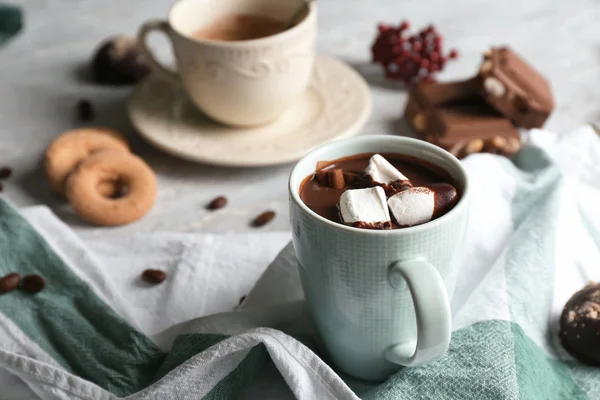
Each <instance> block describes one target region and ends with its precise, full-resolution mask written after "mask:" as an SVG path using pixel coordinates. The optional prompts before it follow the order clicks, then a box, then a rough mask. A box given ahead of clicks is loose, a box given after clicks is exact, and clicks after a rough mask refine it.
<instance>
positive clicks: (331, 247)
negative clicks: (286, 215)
mask: <svg viewBox="0 0 600 400" xmlns="http://www.w3.org/2000/svg"><path fill="white" fill-rule="evenodd" d="M368 152H387V153H399V154H405V155H410V156H412V157H416V158H419V159H422V160H425V161H428V162H429V163H431V164H433V165H435V166H437V167H440V168H442V169H443V170H445V171H447V172H448V173H449V174H450V175H451V176H452V178H453V179H454V181H455V182H456V184H457V185H458V188H457V189H458V190H459V192H460V193H461V198H460V200H459V202H458V203H457V205H456V206H455V207H454V208H453V209H452V210H451V211H450V212H448V213H447V214H445V215H443V216H442V217H440V218H437V219H435V220H433V221H431V222H428V223H426V224H423V225H418V226H414V227H410V228H404V229H397V230H386V231H377V230H364V229H358V228H353V227H348V226H344V225H342V224H338V223H335V222H332V221H329V220H327V219H325V218H323V217H321V216H319V215H317V214H316V213H314V212H313V211H312V210H310V209H309V208H308V207H307V206H306V205H305V204H304V203H303V202H302V200H301V199H300V195H299V189H300V185H301V183H302V181H303V180H304V178H305V177H307V176H308V175H310V174H312V173H313V172H314V170H315V166H316V163H317V162H318V161H323V160H334V159H337V158H340V157H344V156H350V155H354V154H358V153H368ZM289 190H290V207H291V209H290V212H291V223H292V236H293V242H294V248H295V251H296V256H297V259H298V268H299V270H300V278H301V281H302V286H303V289H304V293H305V297H306V301H307V304H308V307H309V309H310V312H311V314H312V316H313V318H314V319H315V322H316V324H317V327H318V330H319V334H320V339H321V342H322V344H323V345H324V347H325V350H326V351H327V353H328V355H329V356H330V357H331V359H332V361H333V362H334V363H335V364H336V365H337V366H338V367H339V368H340V369H341V370H342V371H344V372H345V373H347V374H349V375H352V376H355V377H358V378H362V379H367V380H382V379H385V378H387V377H388V376H390V375H391V374H393V373H394V372H396V371H397V370H398V369H399V368H401V366H400V365H398V364H395V363H392V362H390V361H388V360H387V359H386V353H387V352H388V351H389V349H390V348H391V347H394V346H398V345H403V344H406V343H412V342H414V341H415V340H416V339H415V338H416V337H417V323H416V315H415V308H414V305H413V300H412V296H411V293H410V291H409V289H408V287H407V285H406V284H405V283H404V282H400V283H399V284H396V285H395V286H396V287H393V286H392V284H391V282H390V279H389V271H390V267H391V266H392V265H394V263H396V262H398V261H403V260H418V262H425V263H429V264H430V265H432V266H433V267H434V269H435V270H436V271H437V272H438V273H439V276H441V279H442V280H443V284H440V285H441V286H440V287H441V288H442V291H443V288H444V286H445V289H446V290H445V291H446V293H447V295H448V296H449V297H451V296H452V293H453V291H454V287H455V283H456V277H457V274H458V267H459V260H460V256H461V253H462V248H463V245H464V238H465V233H466V225H467V219H468V214H469V201H470V194H469V188H468V180H467V176H466V172H465V170H464V169H463V167H462V166H461V164H460V162H459V161H458V160H457V159H456V158H455V157H453V156H452V155H450V154H449V153H447V152H446V151H444V150H442V149H440V148H439V147H437V146H434V145H431V144H429V143H426V142H424V141H420V140H416V139H410V138H403V137H395V136H361V137H357V138H352V139H345V140H339V141H335V142H332V143H329V144H327V145H325V146H322V147H320V148H318V149H316V150H314V151H313V152H312V153H310V154H308V155H307V156H306V157H304V158H303V159H302V160H300V161H299V162H298V164H296V166H295V167H294V169H293V170H292V173H291V175H290V180H289ZM436 275H437V274H436ZM421 286H423V285H421ZM432 287H433V286H432ZM446 293H440V295H442V294H443V295H444V296H445V295H446ZM446 302H447V300H446ZM448 313H449V311H448ZM448 325H449V322H448ZM448 329H449V327H448ZM448 336H449V332H448ZM446 346H447V343H446ZM443 350H445V349H443ZM388 359H389V358H388ZM405 365H408V364H405Z"/></svg>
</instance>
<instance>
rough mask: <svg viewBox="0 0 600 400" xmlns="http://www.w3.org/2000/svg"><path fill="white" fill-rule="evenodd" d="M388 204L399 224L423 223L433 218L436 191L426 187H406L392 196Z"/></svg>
mask: <svg viewBox="0 0 600 400" xmlns="http://www.w3.org/2000/svg"><path fill="white" fill-rule="evenodd" d="M388 206H389V207H390V211H391V212H392V214H393V215H394V218H396V222H397V223H398V225H400V226H413V225H419V224H423V223H425V222H428V221H431V218H433V210H434V208H435V193H434V192H433V191H432V190H430V189H427V188H425V187H414V188H410V189H406V190H404V191H402V192H399V193H396V194H395V195H393V196H392V197H390V198H389V199H388Z"/></svg>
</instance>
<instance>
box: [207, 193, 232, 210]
mask: <svg viewBox="0 0 600 400" xmlns="http://www.w3.org/2000/svg"><path fill="white" fill-rule="evenodd" d="M226 205H227V197H225V196H219V197H217V198H215V199H213V200H212V201H211V202H210V203H208V206H207V207H206V208H208V209H209V210H218V209H219V208H223V207H225V206H226Z"/></svg>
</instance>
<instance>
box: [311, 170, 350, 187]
mask: <svg viewBox="0 0 600 400" xmlns="http://www.w3.org/2000/svg"><path fill="white" fill-rule="evenodd" d="M316 179H317V181H318V182H319V183H320V184H321V185H323V186H327V187H330V188H333V189H343V188H344V186H346V181H345V179H344V173H343V172H342V170H341V169H339V168H333V169H326V170H321V171H319V172H317V173H316Z"/></svg>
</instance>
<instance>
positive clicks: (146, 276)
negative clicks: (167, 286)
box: [142, 269, 167, 285]
mask: <svg viewBox="0 0 600 400" xmlns="http://www.w3.org/2000/svg"><path fill="white" fill-rule="evenodd" d="M142 279H143V280H144V281H146V282H148V283H152V284H155V285H157V284H159V283H162V282H163V281H164V280H165V279H167V273H166V272H165V271H161V270H160V269H147V270H145V271H144V272H143V273H142Z"/></svg>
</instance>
